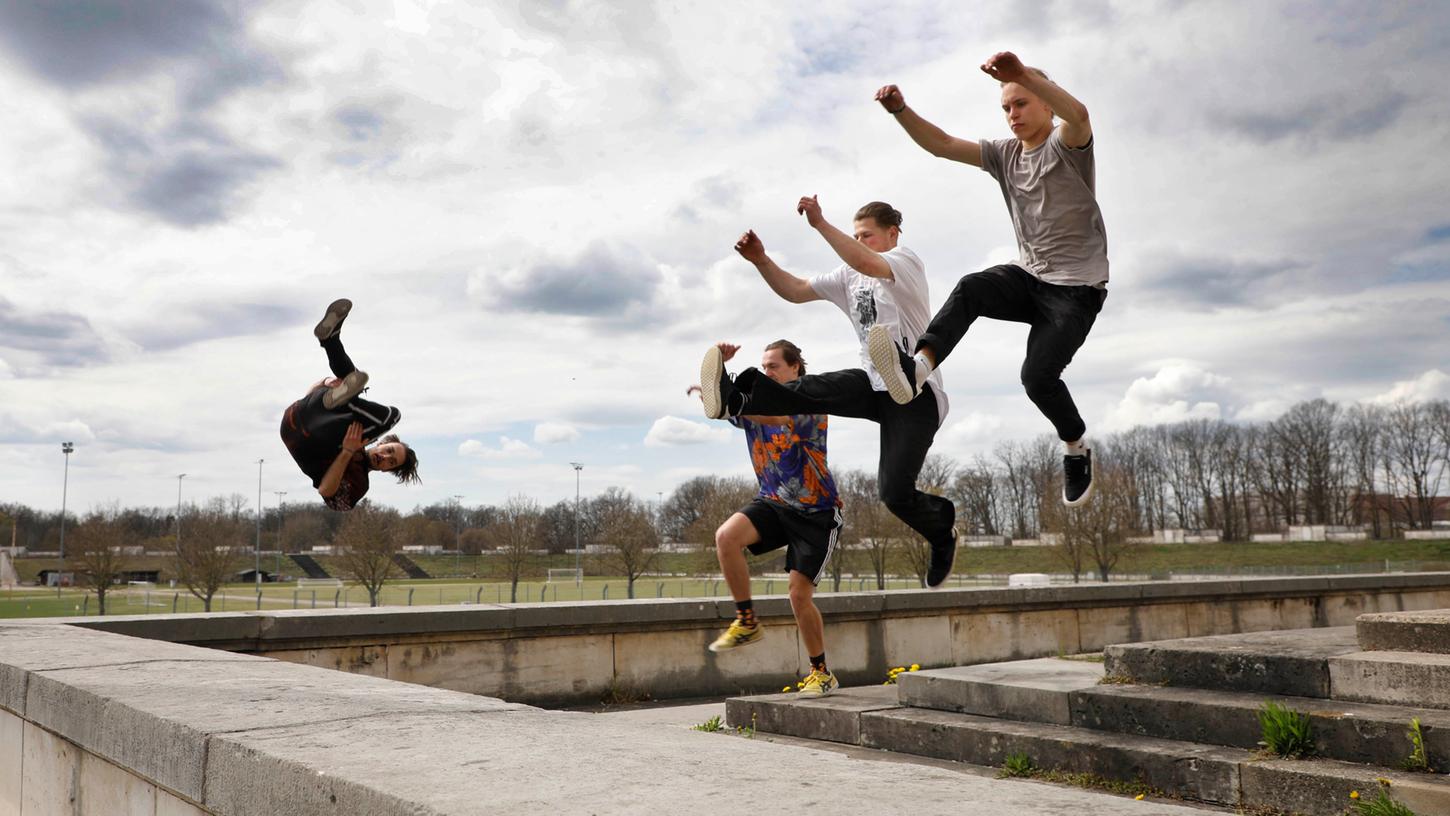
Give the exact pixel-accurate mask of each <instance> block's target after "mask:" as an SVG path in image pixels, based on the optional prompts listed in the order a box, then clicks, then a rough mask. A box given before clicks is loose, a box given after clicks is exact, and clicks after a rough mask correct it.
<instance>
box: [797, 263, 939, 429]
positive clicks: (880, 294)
mask: <svg viewBox="0 0 1450 816" xmlns="http://www.w3.org/2000/svg"><path fill="white" fill-rule="evenodd" d="M881 257H882V258H885V259H886V263H887V264H889V265H890V266H891V274H892V278H894V279H887V278H873V277H871V276H869V275H863V274H861V273H860V272H857V271H856V270H854V269H852V268H851V267H849V266H847V265H846V264H841V265H840V266H838V267H836V268H835V269H834V270H832V271H830V272H827V273H825V274H824V275H817V276H815V277H814V278H811V288H812V289H814V290H815V291H816V294H818V295H820V296H821V297H822V298H823V299H825V300H829V301H830V302H832V303H834V304H836V306H837V307H838V308H839V309H840V310H841V311H843V312H845V313H846V316H847V317H849V318H851V326H852V328H854V329H855V330H856V337H857V338H858V339H859V340H860V342H861V367H862V368H864V369H866V376H868V377H870V378H871V387H872V388H874V389H875V390H877V391H885V390H886V384H885V383H883V382H882V381H881V375H880V374H878V373H876V367H875V366H873V365H871V355H870V354H869V353H867V351H866V332H867V330H869V329H870V328H871V327H872V326H875V325H876V324H877V323H880V324H881V325H883V326H886V327H888V328H889V329H891V333H892V335H894V336H895V338H896V340H897V342H899V343H900V344H901V345H902V347H904V348H905V349H906V350H907V351H908V352H910V351H912V350H913V349H914V348H915V346H916V341H917V338H919V337H921V335H922V333H923V332H925V331H926V327H927V325H928V324H930V323H931V309H930V308H929V307H928V305H927V304H928V303H929V302H930V297H929V293H928V292H927V284H926V266H925V265H923V264H922V262H921V259H920V258H918V257H917V256H916V253H915V252H912V251H911V250H909V249H907V248H906V247H904V246H898V247H896V248H894V249H891V250H889V251H887V252H883V253H881ZM926 381H927V382H929V383H931V386H932V388H931V390H932V393H933V394H934V395H935V396H936V415H937V426H938V427H940V426H941V423H943V422H945V421H946V418H947V392H946V389H945V388H943V387H942V380H941V372H940V371H933V372H931V376H930V377H928V378H927V380H926Z"/></svg>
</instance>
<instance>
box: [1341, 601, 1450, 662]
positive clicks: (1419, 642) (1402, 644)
mask: <svg viewBox="0 0 1450 816" xmlns="http://www.w3.org/2000/svg"><path fill="white" fill-rule="evenodd" d="M1354 631H1355V635H1356V636H1357V637H1358V639H1359V648H1361V649H1363V650H1365V651H1366V652H1428V653H1430V654H1450V609H1429V610H1425V611H1422V612H1375V613H1370V614H1366V615H1360V616H1359V617H1357V618H1355V619H1354Z"/></svg>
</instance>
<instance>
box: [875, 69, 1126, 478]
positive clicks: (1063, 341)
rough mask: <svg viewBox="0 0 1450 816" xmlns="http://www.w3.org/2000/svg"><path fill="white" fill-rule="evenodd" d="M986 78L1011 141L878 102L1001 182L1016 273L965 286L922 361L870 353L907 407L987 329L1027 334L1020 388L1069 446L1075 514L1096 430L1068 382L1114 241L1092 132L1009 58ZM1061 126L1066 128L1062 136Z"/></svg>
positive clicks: (1040, 77)
mask: <svg viewBox="0 0 1450 816" xmlns="http://www.w3.org/2000/svg"><path fill="white" fill-rule="evenodd" d="M982 70H983V71H984V72H986V74H987V75H988V76H990V77H992V78H993V79H996V80H997V81H998V82H1000V83H1001V86H1002V110H1003V112H1004V113H1005V114H1006V117H1007V124H1008V126H1009V127H1011V129H1012V136H1013V138H1011V139H997V140H991V139H985V140H982V141H980V142H974V141H970V140H967V139H958V138H956V137H954V136H950V135H948V134H947V133H946V132H945V131H943V130H942V129H941V128H938V127H937V126H936V125H933V124H932V123H930V122H928V121H926V120H925V119H923V118H921V117H920V116H918V115H917V114H916V112H915V111H913V110H912V109H911V108H909V107H907V105H906V99H905V97H903V96H902V94H901V90H900V89H899V88H897V87H896V86H895V85H887V86H886V87H884V88H882V89H881V90H879V91H877V92H876V101H878V102H880V103H881V106H882V107H884V108H885V109H886V111H887V112H888V113H890V114H892V115H893V116H895V117H896V120H897V122H898V123H900V125H901V126H902V128H904V129H905V130H906V132H907V134H908V135H910V136H911V138H912V140H913V141H915V142H916V143H917V144H918V145H921V147H922V148H924V149H925V150H926V151H927V152H929V153H931V154H932V155H934V156H940V157H941V158H944V159H952V160H953V161H959V162H963V163H965V164H970V165H973V166H976V167H980V168H982V169H983V170H985V171H986V172H988V173H990V174H991V176H992V178H994V179H996V180H997V184H998V185H999V186H1000V187H1001V189H1002V198H1003V199H1004V200H1005V201H1006V202H1007V210H1008V212H1009V213H1011V215H1012V228H1013V230H1014V231H1015V232H1016V234H1017V251H1018V258H1017V263H1015V264H1004V265H1001V266H994V267H992V268H990V269H987V270H984V271H982V272H977V273H975V274H972V275H967V276H966V277H964V278H962V279H961V280H960V281H958V282H957V285H956V288H955V289H953V290H952V293H951V295H950V296H948V297H947V300H946V303H944V304H943V305H942V307H941V308H940V309H939V310H937V313H936V316H935V317H933V318H932V321H931V325H929V326H927V329H926V331H925V332H924V333H922V335H921V337H920V338H919V339H918V340H917V342H916V347H915V348H914V349H913V351H914V352H915V355H914V356H912V355H908V354H907V353H906V351H905V350H904V349H902V348H900V347H898V346H897V344H895V343H893V342H891V338H888V337H886V336H884V335H882V336H879V337H877V336H873V337H871V338H869V340H870V342H869V343H868V345H869V348H870V351H871V359H872V362H873V363H874V364H875V366H876V370H877V371H878V372H879V373H880V374H881V377H882V379H883V380H884V381H885V383H886V386H887V390H888V391H889V392H890V393H891V396H892V397H893V398H894V399H896V400H897V401H904V400H909V399H911V398H912V396H914V394H915V392H916V391H917V390H918V389H919V388H920V385H919V384H920V383H922V382H924V381H925V379H926V377H927V375H929V374H930V373H931V372H933V371H935V369H936V367H937V366H938V365H940V364H941V363H942V361H944V360H945V359H946V358H947V355H948V354H950V353H951V351H952V349H953V348H955V347H956V345H957V343H958V342H959V341H960V340H961V339H962V337H963V336H964V335H965V334H966V332H967V329H968V328H969V327H970V326H971V325H972V322H973V321H974V320H976V319H977V318H978V317H990V318H993V319H996V320H1010V321H1014V322H1017V323H1027V324H1030V325H1031V326H1032V331H1031V332H1030V333H1029V334H1028V335H1027V358H1026V360H1024V361H1023V363H1022V385H1023V387H1025V388H1026V389H1027V396H1028V397H1029V398H1030V399H1031V400H1032V402H1033V403H1035V404H1036V405H1037V407H1038V409H1039V410H1041V411H1042V413H1043V414H1044V415H1045V416H1046V417H1047V418H1048V420H1050V421H1051V422H1052V424H1053V426H1054V427H1055V428H1056V429H1057V434H1058V436H1059V437H1061V438H1062V441H1063V442H1064V443H1066V446H1067V450H1066V454H1065V455H1064V456H1063V491H1062V498H1063V501H1064V502H1066V503H1067V504H1068V505H1069V506H1073V505H1077V504H1081V503H1082V502H1085V501H1087V499H1088V497H1089V496H1090V495H1091V494H1092V453H1091V452H1090V451H1089V450H1088V449H1087V447H1086V446H1085V445H1084V444H1083V435H1084V434H1085V433H1086V431H1087V426H1086V425H1085V424H1084V423H1083V420H1082V416H1081V415H1079V414H1078V410H1077V405H1076V404H1075V403H1074V402H1073V400H1072V395H1071V394H1070V393H1068V390H1067V385H1066V384H1065V383H1063V381H1062V371H1063V369H1065V368H1066V367H1067V364H1068V363H1070V362H1072V356H1073V354H1074V353H1076V351H1077V350H1078V348H1079V347H1080V346H1081V345H1082V343H1083V341H1084V340H1085V339H1087V335H1088V332H1089V331H1090V330H1091V329H1092V326H1093V321H1094V320H1095V319H1096V318H1097V314H1098V311H1099V310H1100V309H1101V308H1102V305H1103V301H1104V299H1106V298H1107V283H1108V243H1107V233H1106V231H1105V230H1104V228H1103V216H1102V212H1101V211H1099V210H1098V203H1097V198H1096V195H1095V192H1094V186H1093V182H1094V175H1095V173H1094V167H1093V130H1092V123H1091V122H1089V121H1088V112H1087V108H1085V107H1083V104H1082V103H1081V102H1079V101H1077V100H1076V99H1074V98H1073V97H1072V95H1071V94H1069V93H1068V92H1067V91H1065V90H1063V89H1062V88H1060V87H1058V86H1057V84H1055V83H1054V82H1052V81H1051V80H1050V79H1048V78H1047V75H1046V74H1045V73H1043V72H1042V71H1040V70H1038V69H1036V68H1028V67H1026V66H1024V65H1023V64H1022V62H1021V61H1020V60H1019V59H1017V57H1016V55H1014V54H1012V53H1010V52H1002V53H999V54H994V55H993V56H992V57H991V58H990V59H988V60H987V62H986V63H985V64H984V65H983V66H982ZM1054 118H1056V119H1061V120H1062V124H1061V125H1055V123H1054ZM877 334H880V333H879V332H878V333H877Z"/></svg>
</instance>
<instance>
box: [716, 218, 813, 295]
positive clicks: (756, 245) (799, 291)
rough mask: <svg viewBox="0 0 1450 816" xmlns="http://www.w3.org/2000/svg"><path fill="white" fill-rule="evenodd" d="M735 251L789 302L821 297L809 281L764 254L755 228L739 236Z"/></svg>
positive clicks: (763, 248)
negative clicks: (752, 265)
mask: <svg viewBox="0 0 1450 816" xmlns="http://www.w3.org/2000/svg"><path fill="white" fill-rule="evenodd" d="M735 251H736V252H739V253H740V257H742V258H744V259H745V260H747V261H750V262H751V263H753V264H755V268H756V270H757V271H759V272H760V277H762V278H764V279H765V282H766V284H767V285H769V286H770V288H771V289H773V290H775V293H776V294H777V295H780V296H781V297H783V298H785V299H786V300H788V301H790V302H791V303H809V302H810V301H812V300H820V299H821V296H820V295H818V294H816V290H815V289H814V288H812V287H811V283H810V281H808V280H806V279H805V278H798V277H796V276H795V275H792V274H791V273H789V272H787V271H785V270H784V269H781V268H780V267H779V266H777V265H776V263H775V261H772V260H771V259H770V256H769V255H767V254H765V244H764V243H763V242H762V241H761V240H760V236H758V235H756V234H755V230H749V231H747V232H746V233H745V234H744V235H742V236H740V240H739V241H736V242H735Z"/></svg>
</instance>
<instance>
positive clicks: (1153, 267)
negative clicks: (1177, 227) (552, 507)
mask: <svg viewBox="0 0 1450 816" xmlns="http://www.w3.org/2000/svg"><path fill="white" fill-rule="evenodd" d="M1307 269H1308V265H1307V264H1306V263H1304V262H1302V261H1295V260H1277V261H1237V260H1231V259H1227V258H1211V257H1191V258H1185V257H1180V256H1166V255H1163V256H1158V257H1156V258H1149V259H1147V260H1145V261H1144V262H1143V263H1142V264H1141V266H1139V267H1138V268H1136V269H1134V270H1133V275H1132V281H1133V282H1132V286H1133V288H1134V289H1135V290H1139V291H1143V292H1145V293H1147V294H1149V295H1153V296H1158V297H1161V298H1165V299H1167V300H1170V301H1172V302H1173V303H1175V304H1178V305H1181V306H1183V307H1184V308H1190V307H1195V306H1197V307H1208V308H1221V307H1241V306H1249V307H1253V308H1271V307H1273V306H1277V305H1280V303H1281V302H1282V300H1283V298H1284V296H1285V293H1286V292H1292V291H1295V290H1296V286H1297V285H1298V284H1299V283H1301V282H1302V280H1303V278H1304V274H1305V272H1306V271H1307Z"/></svg>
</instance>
